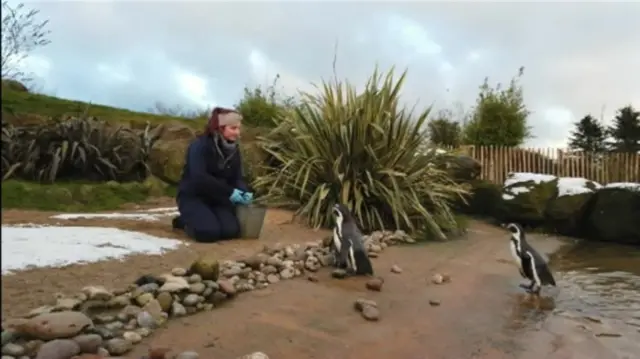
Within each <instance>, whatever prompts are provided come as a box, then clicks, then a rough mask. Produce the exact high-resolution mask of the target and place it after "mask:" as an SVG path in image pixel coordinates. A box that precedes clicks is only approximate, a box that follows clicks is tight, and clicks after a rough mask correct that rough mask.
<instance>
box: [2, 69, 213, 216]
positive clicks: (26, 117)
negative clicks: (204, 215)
mask: <svg viewBox="0 0 640 359" xmlns="http://www.w3.org/2000/svg"><path fill="white" fill-rule="evenodd" d="M85 113H86V114H88V115H90V116H94V117H97V118H98V119H101V120H105V121H107V122H109V123H111V122H112V123H113V124H114V125H115V126H120V125H124V126H126V127H131V128H134V129H140V128H144V127H145V126H146V124H147V122H149V123H151V124H152V125H159V124H162V125H164V126H165V128H166V130H165V131H164V134H163V136H162V138H161V140H160V141H158V142H157V144H156V146H155V150H154V152H153V154H152V161H154V162H155V167H156V168H157V169H159V170H160V171H161V172H162V174H163V175H165V176H167V177H169V178H171V179H173V180H177V178H179V174H180V171H181V170H182V162H183V158H184V154H183V153H184V149H185V148H186V146H187V145H188V143H189V141H190V140H191V139H192V138H193V136H194V135H195V133H196V132H197V131H198V130H200V129H201V128H202V126H203V125H204V122H205V120H204V119H186V118H181V117H176V116H167V115H157V114H151V113H143V112H135V111H130V110H126V109H121V108H115V107H110V106H104V105H98V104H89V103H85V102H81V101H71V100H66V99H61V98H57V97H53V96H46V95H41V94H34V93H29V92H28V91H26V90H25V89H24V88H23V87H21V86H15V84H11V83H9V84H7V83H6V82H5V81H3V83H2V121H3V123H10V124H13V125H17V126H21V125H36V124H38V123H42V122H46V121H50V120H51V119H55V118H61V117H62V118H64V117H66V116H78V115H82V114H85ZM150 181H151V183H152V184H149V183H148V182H149V181H147V183H144V184H140V185H133V184H122V186H121V188H115V185H114V183H92V184H89V183H55V184H38V183H24V182H21V181H15V180H11V181H5V182H4V183H3V186H2V207H3V208H5V209H6V208H29V209H46V210H58V211H68V210H76V211H77V210H82V209H84V210H88V211H94V210H110V209H115V208H118V207H119V206H121V205H122V204H124V203H127V202H140V201H143V200H144V199H145V198H148V197H152V196H158V195H165V194H171V193H172V190H171V188H166V187H168V186H166V185H164V187H165V188H156V187H158V182H159V181H157V179H150ZM61 193H62V195H61ZM61 196H62V197H61Z"/></svg>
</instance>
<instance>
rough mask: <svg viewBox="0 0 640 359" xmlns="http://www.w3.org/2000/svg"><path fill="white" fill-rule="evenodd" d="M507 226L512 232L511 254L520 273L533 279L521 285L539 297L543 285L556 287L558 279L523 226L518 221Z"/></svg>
mask: <svg viewBox="0 0 640 359" xmlns="http://www.w3.org/2000/svg"><path fill="white" fill-rule="evenodd" d="M506 228H507V230H509V232H511V241H510V243H509V246H510V249H511V255H512V256H513V258H514V259H515V260H516V263H517V264H518V267H519V269H520V275H521V276H522V277H523V278H525V279H528V280H529V281H531V283H530V284H529V285H526V284H520V286H521V287H522V288H524V289H526V290H527V292H529V293H531V294H534V295H535V296H537V297H539V296H540V290H541V289H542V286H543V285H551V286H554V287H555V286H556V281H555V279H554V278H553V274H551V270H550V269H549V266H548V265H547V261H545V260H544V259H543V258H542V256H541V255H540V253H538V252H537V251H536V250H535V249H534V248H533V247H532V246H531V245H530V244H529V243H528V242H527V240H526V238H525V233H524V230H523V229H522V227H520V225H518V224H516V223H509V224H508V225H507V226H506Z"/></svg>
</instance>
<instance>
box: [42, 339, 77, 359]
mask: <svg viewBox="0 0 640 359" xmlns="http://www.w3.org/2000/svg"><path fill="white" fill-rule="evenodd" d="M77 354H80V346H79V345H78V343H76V342H75V341H73V340H71V339H54V340H51V341H49V342H46V343H44V344H42V346H41V347H40V350H38V354H37V355H36V359H68V358H71V357H72V356H74V355H77Z"/></svg>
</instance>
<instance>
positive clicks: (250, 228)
mask: <svg viewBox="0 0 640 359" xmlns="http://www.w3.org/2000/svg"><path fill="white" fill-rule="evenodd" d="M266 214H267V208H266V207H261V206H254V205H251V206H236V216H237V217H238V222H240V238H245V239H259V238H260V233H261V232H262V226H263V225H264V217H265V215H266Z"/></svg>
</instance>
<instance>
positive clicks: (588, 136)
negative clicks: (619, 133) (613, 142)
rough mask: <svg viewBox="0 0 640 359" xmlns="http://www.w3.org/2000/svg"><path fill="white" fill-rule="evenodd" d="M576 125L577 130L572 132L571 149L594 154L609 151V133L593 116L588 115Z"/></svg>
mask: <svg viewBox="0 0 640 359" xmlns="http://www.w3.org/2000/svg"><path fill="white" fill-rule="evenodd" d="M574 125H575V130H573V131H572V132H571V138H570V139H569V148H571V149H572V150H581V151H584V152H593V153H601V152H604V151H606V150H607V143H606V140H607V133H606V132H607V131H606V129H605V127H604V126H603V125H602V124H600V122H599V121H598V120H596V119H595V118H594V117H593V116H591V115H586V116H584V117H583V118H582V119H581V120H580V121H578V122H576V123H575V124H574Z"/></svg>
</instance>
